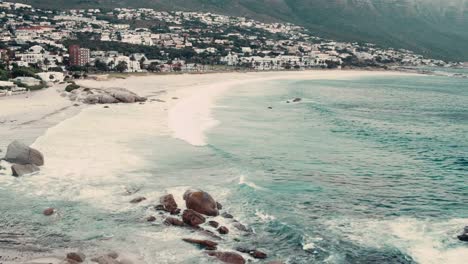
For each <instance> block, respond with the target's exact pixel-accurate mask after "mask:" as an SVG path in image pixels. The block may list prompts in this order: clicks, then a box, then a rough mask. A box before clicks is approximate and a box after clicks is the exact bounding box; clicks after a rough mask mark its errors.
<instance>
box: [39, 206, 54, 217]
mask: <svg viewBox="0 0 468 264" xmlns="http://www.w3.org/2000/svg"><path fill="white" fill-rule="evenodd" d="M54 213H55V209H54V208H47V209H45V210H44V211H43V212H42V214H43V215H45V216H51V215H53V214H54Z"/></svg>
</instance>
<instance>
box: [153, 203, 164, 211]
mask: <svg viewBox="0 0 468 264" xmlns="http://www.w3.org/2000/svg"><path fill="white" fill-rule="evenodd" d="M154 210H156V211H166V210H165V209H164V205H162V204H158V205H156V206H155V207H154Z"/></svg>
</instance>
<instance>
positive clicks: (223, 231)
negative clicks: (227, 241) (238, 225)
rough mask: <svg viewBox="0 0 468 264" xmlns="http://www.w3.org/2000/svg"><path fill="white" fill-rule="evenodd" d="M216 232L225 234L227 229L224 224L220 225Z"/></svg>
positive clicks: (227, 232)
mask: <svg viewBox="0 0 468 264" xmlns="http://www.w3.org/2000/svg"><path fill="white" fill-rule="evenodd" d="M218 232H219V233H220V234H221V235H226V234H229V229H228V228H227V227H225V226H221V227H220V228H218Z"/></svg>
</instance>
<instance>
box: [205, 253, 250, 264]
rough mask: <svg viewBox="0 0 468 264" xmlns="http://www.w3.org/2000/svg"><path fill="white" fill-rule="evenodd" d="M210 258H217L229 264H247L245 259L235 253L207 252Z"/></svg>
mask: <svg viewBox="0 0 468 264" xmlns="http://www.w3.org/2000/svg"><path fill="white" fill-rule="evenodd" d="M207 254H208V255H209V256H212V257H216V258H217V259H219V260H220V261H222V262H224V263H229V264H245V259H244V258H243V257H242V256H241V255H239V254H237V253H235V252H227V251H226V252H223V251H212V252H207Z"/></svg>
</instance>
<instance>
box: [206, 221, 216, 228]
mask: <svg viewBox="0 0 468 264" xmlns="http://www.w3.org/2000/svg"><path fill="white" fill-rule="evenodd" d="M208 225H210V226H212V227H214V228H218V226H219V223H218V222H216V221H208Z"/></svg>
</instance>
